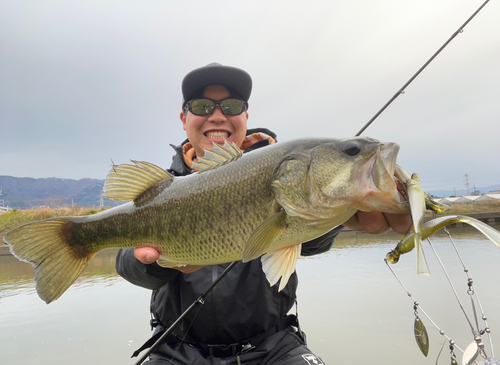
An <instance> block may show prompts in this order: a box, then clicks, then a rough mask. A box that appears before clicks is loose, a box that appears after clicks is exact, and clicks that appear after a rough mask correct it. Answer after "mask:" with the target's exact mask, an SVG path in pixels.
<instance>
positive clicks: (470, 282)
mask: <svg viewBox="0 0 500 365" xmlns="http://www.w3.org/2000/svg"><path fill="white" fill-rule="evenodd" d="M443 230H444V231H445V232H446V234H447V235H448V238H449V239H450V241H451V243H452V245H453V247H454V248H455V252H456V253H457V255H458V258H459V259H460V262H461V263H462V267H463V268H464V272H465V274H466V275H467V283H468V285H469V287H470V288H471V289H472V293H468V294H469V295H470V296H471V301H472V295H475V297H476V300H477V304H478V305H479V309H480V310H481V316H482V320H483V321H484V325H485V329H484V332H486V333H487V334H488V340H489V342H490V348H491V357H495V351H494V349H493V340H492V338H491V330H490V327H489V326H488V322H487V319H488V318H487V317H486V315H485V314H484V310H483V306H482V305H481V301H480V300H479V295H478V294H477V290H476V289H475V288H474V282H473V280H472V278H471V277H470V276H469V269H467V268H466V267H465V263H464V261H463V260H462V256H460V253H459V252H458V249H457V246H456V245H455V241H453V237H451V234H450V232H449V231H448V229H447V228H446V227H445V228H443ZM472 303H473V304H472V305H473V306H474V301H472ZM476 323H477V319H476ZM478 331H479V325H478Z"/></svg>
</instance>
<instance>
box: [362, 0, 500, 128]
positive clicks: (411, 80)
mask: <svg viewBox="0 0 500 365" xmlns="http://www.w3.org/2000/svg"><path fill="white" fill-rule="evenodd" d="M489 1H490V0H486V1H485V2H484V3H483V4H482V5H481V6H480V7H479V8H478V9H477V10H476V11H475V12H474V14H472V15H471V16H470V17H469V19H467V21H466V22H465V23H464V24H462V25H461V26H460V28H458V29H457V31H456V32H455V33H453V34H452V36H451V37H450V38H449V39H448V40H447V41H446V42H445V43H444V44H443V45H442V46H441V48H439V49H438V50H437V51H436V53H434V54H433V55H432V57H431V58H429V59H428V60H427V62H426V63H424V65H423V66H422V67H420V69H419V70H418V71H417V72H416V73H415V74H414V75H413V76H412V77H411V78H410V79H409V80H408V81H407V82H406V84H404V85H403V86H402V87H401V89H399V90H398V91H397V92H396V94H394V96H393V97H392V98H391V99H389V101H388V102H387V103H386V104H385V105H384V106H383V107H382V108H381V109H380V110H379V111H378V112H377V113H376V114H375V115H374V116H373V117H372V119H370V120H369V121H368V123H366V124H365V125H364V127H363V128H361V130H360V131H359V132H358V133H357V134H356V137H358V136H359V135H361V133H363V132H364V131H365V129H366V128H368V127H369V126H370V124H372V123H373V122H374V121H375V119H377V118H378V116H379V115H380V114H382V112H383V111H384V110H385V109H387V107H388V106H389V105H391V104H392V102H393V101H394V100H396V98H397V97H398V96H399V95H401V94H404V93H405V89H406V88H407V87H408V85H410V84H411V83H412V82H413V80H415V78H416V77H417V76H418V75H420V73H421V72H422V71H423V70H424V69H425V68H426V67H427V66H428V65H429V63H431V62H432V61H433V60H434V58H436V57H437V55H438V54H439V53H441V51H442V50H443V49H444V48H445V47H446V46H447V45H448V44H449V43H450V42H451V41H452V40H453V39H454V38H455V37H456V36H457V35H458V34H460V33H463V31H464V28H465V26H466V25H467V24H468V23H469V22H470V21H471V20H472V19H473V18H474V17H475V16H476V14H477V13H479V12H480V11H481V9H482V8H484V6H485V5H486V4H487V3H488V2H489Z"/></svg>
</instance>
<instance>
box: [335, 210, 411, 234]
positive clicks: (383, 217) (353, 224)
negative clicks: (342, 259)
mask: <svg viewBox="0 0 500 365" xmlns="http://www.w3.org/2000/svg"><path fill="white" fill-rule="evenodd" d="M411 225H412V222H411V216H410V215H409V214H390V213H382V212H362V211H360V210H358V211H357V212H356V214H354V215H353V216H352V217H351V218H350V219H349V220H348V221H347V222H345V223H344V226H346V227H349V228H351V229H354V230H356V231H360V232H367V233H371V234H378V233H384V232H387V231H389V230H390V229H392V230H393V231H395V232H396V233H399V234H402V235H405V234H406V233H408V231H409V230H410V228H411Z"/></svg>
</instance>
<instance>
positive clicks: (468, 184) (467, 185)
mask: <svg viewBox="0 0 500 365" xmlns="http://www.w3.org/2000/svg"><path fill="white" fill-rule="evenodd" d="M464 177H465V187H466V188H467V195H470V190H469V189H470V182H469V174H465V175H464Z"/></svg>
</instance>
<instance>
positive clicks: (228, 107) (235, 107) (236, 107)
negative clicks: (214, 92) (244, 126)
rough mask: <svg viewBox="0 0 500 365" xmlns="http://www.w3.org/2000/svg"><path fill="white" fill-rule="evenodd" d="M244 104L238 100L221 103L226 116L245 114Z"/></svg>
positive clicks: (225, 100) (227, 100)
mask: <svg viewBox="0 0 500 365" xmlns="http://www.w3.org/2000/svg"><path fill="white" fill-rule="evenodd" d="M244 105H245V104H244V103H243V101H241V100H238V99H224V100H222V101H221V103H220V108H221V110H222V113H224V114H226V115H238V114H241V113H243V110H244Z"/></svg>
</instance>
